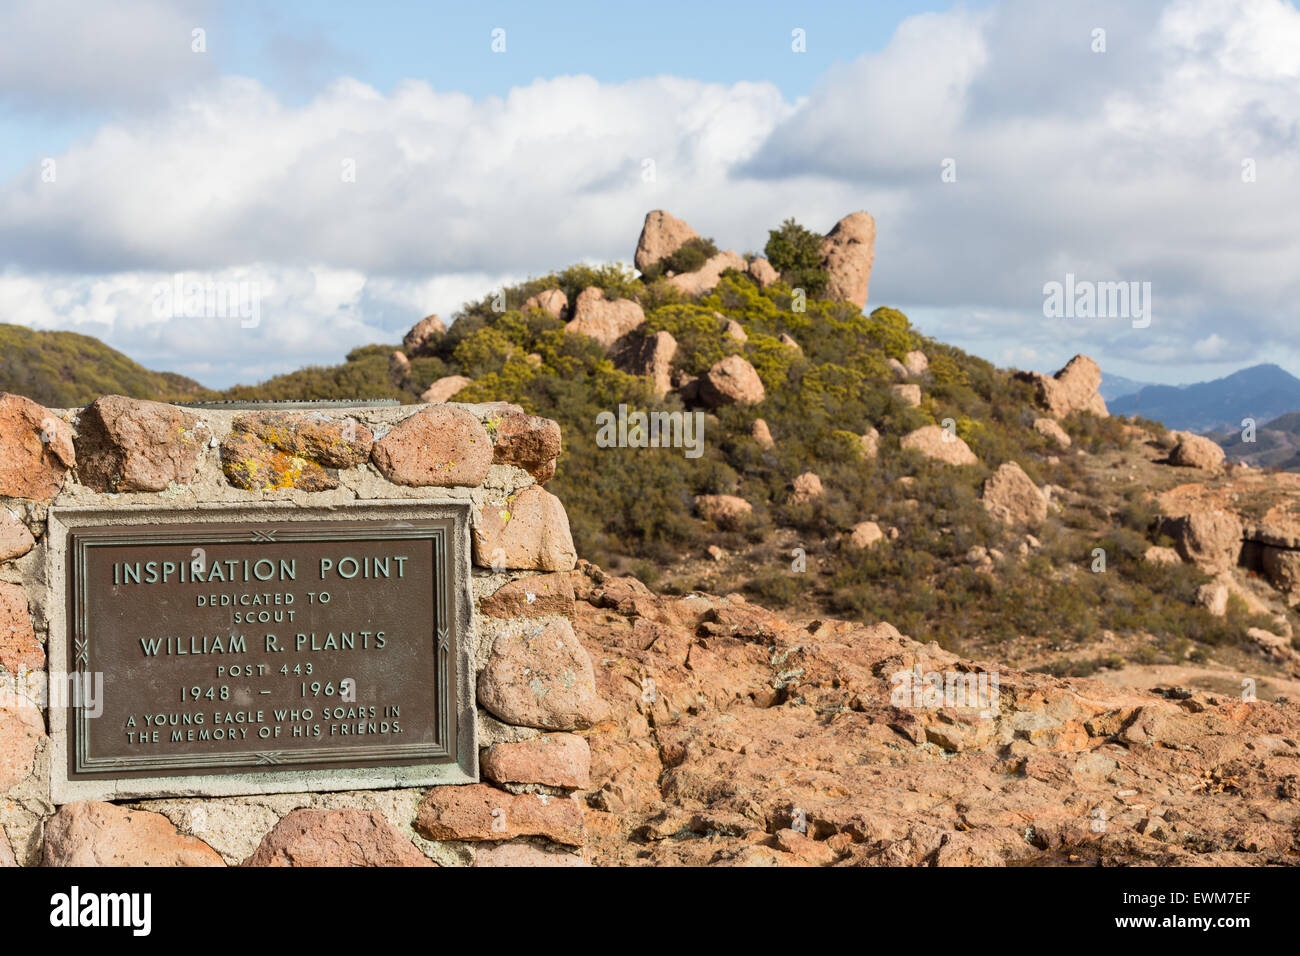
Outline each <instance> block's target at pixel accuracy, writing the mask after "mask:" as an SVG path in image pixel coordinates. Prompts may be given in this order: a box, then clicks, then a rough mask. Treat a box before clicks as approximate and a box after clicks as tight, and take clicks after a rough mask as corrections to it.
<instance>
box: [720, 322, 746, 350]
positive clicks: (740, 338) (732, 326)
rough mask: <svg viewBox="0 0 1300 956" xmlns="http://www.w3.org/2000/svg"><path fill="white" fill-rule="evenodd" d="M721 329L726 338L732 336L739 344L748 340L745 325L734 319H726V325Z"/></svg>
mask: <svg viewBox="0 0 1300 956" xmlns="http://www.w3.org/2000/svg"><path fill="white" fill-rule="evenodd" d="M722 331H723V334H724V335H726V336H727V337H728V338H733V339H735V340H736V341H737V342H740V343H741V344H744V343H745V342H748V341H749V333H748V332H746V331H745V327H744V326H743V325H741V324H740V323H739V322H737V321H736V320H735V319H727V325H726V327H725V328H724V329H723V330H722Z"/></svg>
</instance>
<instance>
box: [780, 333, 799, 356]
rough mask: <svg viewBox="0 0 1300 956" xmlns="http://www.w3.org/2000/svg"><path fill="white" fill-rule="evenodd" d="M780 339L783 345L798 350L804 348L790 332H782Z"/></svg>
mask: <svg viewBox="0 0 1300 956" xmlns="http://www.w3.org/2000/svg"><path fill="white" fill-rule="evenodd" d="M779 341H780V343H781V344H782V345H784V346H785V347H786V348H788V349H794V350H795V351H796V352H802V351H803V349H801V348H800V347H799V343H798V342H797V341H795V337H794V336H793V335H791V334H790V333H789V332H782V333H781V335H780V336H779Z"/></svg>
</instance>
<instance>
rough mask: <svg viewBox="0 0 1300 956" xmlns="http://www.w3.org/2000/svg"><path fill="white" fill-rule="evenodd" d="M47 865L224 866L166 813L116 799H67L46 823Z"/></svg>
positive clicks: (45, 852) (45, 858)
mask: <svg viewBox="0 0 1300 956" xmlns="http://www.w3.org/2000/svg"><path fill="white" fill-rule="evenodd" d="M44 854H45V856H44V864H45V865H46V866H225V863H224V861H222V859H221V856H220V854H218V853H217V851H216V850H214V849H212V847H210V846H208V845H207V844H206V843H204V842H203V841H202V840H199V839H196V838H195V837H192V836H185V835H184V834H182V833H181V832H180V831H178V830H177V829H176V827H174V826H173V825H172V823H171V821H170V820H168V819H167V818H166V817H165V816H163V815H162V814H161V813H151V812H149V811H146V810H128V809H127V808H126V807H119V806H116V805H114V804H111V803H93V802H86V803H68V804H65V805H63V806H62V807H59V811H58V813H56V814H54V816H53V817H51V818H50V819H49V820H48V821H47V822H46V824H45V842H44Z"/></svg>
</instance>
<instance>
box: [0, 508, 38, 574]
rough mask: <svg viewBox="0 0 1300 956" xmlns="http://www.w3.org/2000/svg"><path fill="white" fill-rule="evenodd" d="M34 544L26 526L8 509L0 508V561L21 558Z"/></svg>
mask: <svg viewBox="0 0 1300 956" xmlns="http://www.w3.org/2000/svg"><path fill="white" fill-rule="evenodd" d="M35 544H36V539H35V538H33V537H32V533H31V532H30V531H28V530H27V525H25V524H23V522H22V521H21V519H19V517H18V516H17V515H15V514H14V513H13V512H12V511H10V510H9V509H8V508H0V561H12V560H13V559H14V558H21V557H22V556H23V555H24V554H26V553H27V552H28V551H30V550H32V547H33V546H34V545H35Z"/></svg>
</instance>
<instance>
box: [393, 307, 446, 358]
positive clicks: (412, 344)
mask: <svg viewBox="0 0 1300 956" xmlns="http://www.w3.org/2000/svg"><path fill="white" fill-rule="evenodd" d="M446 334H447V326H445V325H443V323H442V319H440V318H438V317H437V316H436V315H426V316H425V317H424V318H422V319H421V320H420V321H419V322H416V323H415V325H413V326H411V330H410V331H409V332H407V333H406V335H405V336H404V337H403V338H402V347H403V348H404V349H406V351H407V352H408V353H410V354H411V355H419V354H421V353H422V352H425V351H428V350H430V348H431V346H433V345H434V344H436V340H437V339H440V338H442V337H443V336H444V335H446Z"/></svg>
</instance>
